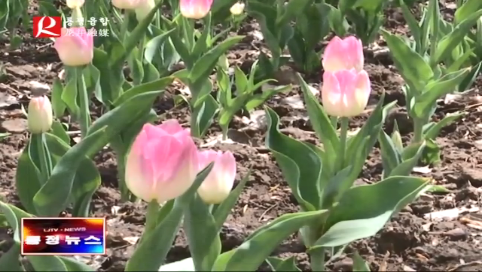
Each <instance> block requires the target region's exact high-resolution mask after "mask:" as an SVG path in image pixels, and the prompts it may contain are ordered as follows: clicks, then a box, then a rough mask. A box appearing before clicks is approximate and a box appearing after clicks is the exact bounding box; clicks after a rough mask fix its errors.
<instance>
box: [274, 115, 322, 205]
mask: <svg viewBox="0 0 482 272" xmlns="http://www.w3.org/2000/svg"><path fill="white" fill-rule="evenodd" d="M266 119H267V124H268V133H267V134H266V140H265V144H266V147H268V148H269V149H270V150H271V152H273V155H274V157H275V158H276V162H278V164H279V165H280V168H281V170H282V172H283V176H284V177H285V179H286V181H287V182H288V185H289V186H290V188H291V191H292V193H293V195H294V196H295V198H296V200H297V201H298V203H299V204H300V205H301V207H302V209H303V210H305V211H313V210H316V208H317V207H318V206H319V205H320V201H321V196H320V188H319V183H318V180H319V179H320V176H321V168H322V162H321V159H320V157H319V156H318V154H317V153H315V152H314V151H313V150H312V149H311V148H310V147H308V146H306V145H305V144H303V143H302V142H299V141H297V140H295V139H293V138H291V137H288V136H286V135H284V134H282V133H281V132H280V131H279V118H278V115H277V114H276V113H275V112H274V111H273V110H271V109H269V108H266Z"/></svg>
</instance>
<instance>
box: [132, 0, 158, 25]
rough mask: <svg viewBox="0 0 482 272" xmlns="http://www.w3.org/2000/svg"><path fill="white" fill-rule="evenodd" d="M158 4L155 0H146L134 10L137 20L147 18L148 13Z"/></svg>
mask: <svg viewBox="0 0 482 272" xmlns="http://www.w3.org/2000/svg"><path fill="white" fill-rule="evenodd" d="M155 6H156V2H154V0H147V1H144V2H143V3H142V4H141V5H140V6H139V7H137V8H136V9H135V10H134V11H135V12H136V18H137V21H139V22H141V21H142V20H144V18H146V16H147V14H149V12H151V10H152V9H153V8H154V7H155Z"/></svg>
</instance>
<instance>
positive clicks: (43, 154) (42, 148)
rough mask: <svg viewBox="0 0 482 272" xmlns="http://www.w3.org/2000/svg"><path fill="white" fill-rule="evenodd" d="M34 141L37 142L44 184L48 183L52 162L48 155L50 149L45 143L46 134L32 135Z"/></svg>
mask: <svg viewBox="0 0 482 272" xmlns="http://www.w3.org/2000/svg"><path fill="white" fill-rule="evenodd" d="M32 141H35V144H36V146H37V152H38V159H39V164H40V172H41V173H40V176H41V177H42V184H43V183H45V182H47V180H48V179H49V177H50V174H51V171H52V161H51V160H50V155H49V154H48V149H46V148H47V145H46V141H45V134H44V133H39V134H32Z"/></svg>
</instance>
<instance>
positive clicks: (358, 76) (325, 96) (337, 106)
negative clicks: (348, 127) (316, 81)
mask: <svg viewBox="0 0 482 272" xmlns="http://www.w3.org/2000/svg"><path fill="white" fill-rule="evenodd" d="M369 97H370V79H369V78H368V74H367V72H365V70H362V71H360V72H357V71H356V70H355V69H351V70H340V71H336V72H325V73H324V74H323V87H322V89H321V99H322V101H323V107H324V108H325V111H326V112H327V113H328V114H329V115H332V116H339V117H350V116H356V115H359V114H360V113H362V112H363V110H364V109H365V107H366V106H367V103H368V98H369Z"/></svg>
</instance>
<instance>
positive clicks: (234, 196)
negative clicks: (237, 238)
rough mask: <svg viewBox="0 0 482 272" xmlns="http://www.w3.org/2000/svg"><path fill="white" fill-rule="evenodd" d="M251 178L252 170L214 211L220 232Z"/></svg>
mask: <svg viewBox="0 0 482 272" xmlns="http://www.w3.org/2000/svg"><path fill="white" fill-rule="evenodd" d="M250 176H251V169H250V170H249V172H248V173H247V174H246V176H245V177H244V178H243V179H242V180H241V181H240V182H239V183H238V185H237V186H236V188H234V190H232V191H231V193H230V194H229V196H228V197H227V198H226V199H225V200H224V201H223V202H222V203H221V204H219V205H218V206H217V207H216V209H215V210H214V212H213V215H214V220H215V221H216V227H217V228H218V230H220V229H221V228H222V227H223V225H224V222H225V221H226V218H228V216H229V214H230V213H231V209H232V208H233V207H234V205H236V202H237V201H238V197H239V195H240V194H241V193H242V192H243V189H244V186H245V185H246V182H248V180H249V177H250Z"/></svg>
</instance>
